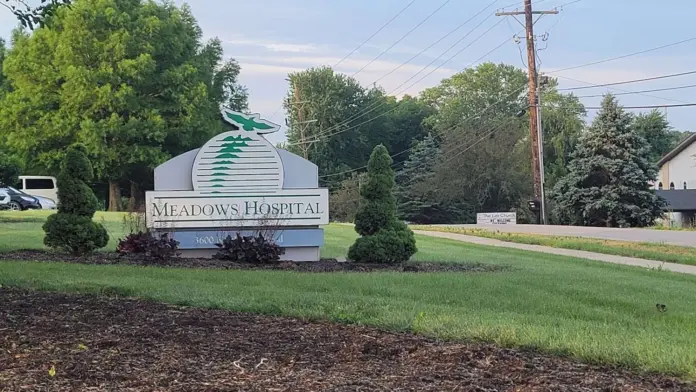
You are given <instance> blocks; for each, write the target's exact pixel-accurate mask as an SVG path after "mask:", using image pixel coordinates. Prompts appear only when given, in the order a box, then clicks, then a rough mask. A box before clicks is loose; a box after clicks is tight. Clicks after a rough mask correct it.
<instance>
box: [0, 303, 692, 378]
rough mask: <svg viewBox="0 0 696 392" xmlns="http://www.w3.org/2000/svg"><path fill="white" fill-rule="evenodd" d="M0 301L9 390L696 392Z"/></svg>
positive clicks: (510, 353) (183, 318) (121, 311)
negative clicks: (53, 371) (663, 391)
mask: <svg viewBox="0 0 696 392" xmlns="http://www.w3.org/2000/svg"><path fill="white" fill-rule="evenodd" d="M0 303H2V307H0V346H1V347H2V350H0V390H6V391H21V390H31V391H451V390H457V391H655V390H665V391H667V390H668V391H693V390H696V389H694V386H693V385H688V384H685V383H684V382H681V381H679V380H674V379H670V378H667V377H661V376H646V375H639V374H635V373H631V372H628V371H624V370H618V369H610V368H602V367H596V366H590V365H586V364H582V363H579V362H576V361H571V360H568V359H564V358H557V357H552V356H549V355H544V354H539V353H535V352H531V351H519V350H509V349H501V348H497V347H495V346H491V345H482V344H454V343H443V342H438V341H433V340H428V339H425V338H421V337H417V336H412V335H407V334H390V333H384V332H380V331H377V330H374V329H368V328H359V327H352V326H343V325H334V324H328V323H310V322H305V321H300V320H295V319H288V318H278V317H265V316H254V315H248V314H235V313H232V312H227V311H221V310H201V309H184V308H178V307H172V306H165V305H161V304H155V303H151V302H145V301H135V300H124V299H115V298H105V297H92V296H77V295H64V294H51V293H34V292H26V291H20V290H14V289H0ZM52 368H53V369H55V374H54V376H51V375H50V374H49V373H52V371H51V369H52Z"/></svg>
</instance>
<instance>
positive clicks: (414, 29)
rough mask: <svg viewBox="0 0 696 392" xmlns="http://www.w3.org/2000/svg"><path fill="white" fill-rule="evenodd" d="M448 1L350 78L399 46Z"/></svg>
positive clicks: (444, 4) (447, 1)
mask: <svg viewBox="0 0 696 392" xmlns="http://www.w3.org/2000/svg"><path fill="white" fill-rule="evenodd" d="M450 1H452V0H445V2H444V3H442V5H440V6H439V7H437V8H436V9H435V11H433V12H431V13H430V14H428V16H426V17H425V19H423V20H421V21H420V23H418V24H417V25H415V26H414V27H413V28H412V29H411V30H409V31H408V32H406V34H404V35H403V36H401V38H399V39H397V40H396V41H395V42H394V43H393V44H391V46H389V47H388V48H387V49H385V50H384V51H382V53H380V54H378V55H377V57H375V58H374V59H372V60H370V61H369V62H368V63H367V64H365V65H364V66H363V67H362V68H360V69H359V70H357V71H356V72H355V73H353V74H352V75H351V76H352V77H355V76H356V75H358V74H359V73H360V72H362V71H364V70H365V69H366V68H367V67H369V66H370V65H372V64H373V63H374V62H375V61H377V60H378V59H379V58H380V57H382V56H383V55H384V54H385V53H387V52H388V51H390V50H392V49H393V48H394V47H395V46H396V45H398V44H399V42H401V41H403V40H404V39H405V38H406V37H408V36H409V35H411V33H413V32H414V31H416V30H417V29H418V28H419V27H421V26H422V25H423V23H425V22H427V21H428V20H430V18H432V17H433V15H435V14H436V13H438V12H439V11H440V10H441V9H442V8H444V7H445V6H446V5H447V4H449V2H450Z"/></svg>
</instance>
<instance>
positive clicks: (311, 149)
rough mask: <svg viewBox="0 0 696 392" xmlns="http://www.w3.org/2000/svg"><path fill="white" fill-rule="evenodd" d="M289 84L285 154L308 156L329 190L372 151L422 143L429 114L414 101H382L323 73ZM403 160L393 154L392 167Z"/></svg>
mask: <svg viewBox="0 0 696 392" xmlns="http://www.w3.org/2000/svg"><path fill="white" fill-rule="evenodd" d="M289 83H290V88H289V91H288V95H287V97H286V99H285V109H286V111H287V112H288V115H289V129H288V141H289V148H290V150H291V151H293V152H294V153H297V154H299V155H304V154H305V153H308V154H307V155H308V157H309V159H310V160H311V161H312V162H314V163H316V164H317V165H318V166H319V172H320V174H322V175H330V177H328V178H330V180H331V181H330V182H329V186H330V187H332V188H334V187H337V186H338V185H339V184H340V181H342V180H344V179H346V178H347V177H348V174H346V175H337V174H340V173H343V172H347V171H350V170H353V169H358V168H362V167H364V166H365V162H366V161H367V159H368V158H369V156H370V153H371V151H372V148H373V147H374V146H376V145H378V144H384V145H385V146H386V147H387V148H388V149H389V150H390V151H394V152H395V153H397V152H401V151H404V150H406V149H408V148H409V147H411V145H412V142H413V141H414V140H420V139H422V138H423V137H425V135H427V131H426V129H427V128H426V127H425V126H424V124H423V120H424V119H425V118H426V117H428V116H429V115H431V114H432V113H433V112H434V111H433V109H432V108H431V107H430V106H428V105H427V104H426V103H425V102H423V101H421V100H419V99H417V98H413V97H409V96H405V97H403V98H402V99H397V98H395V97H391V96H387V95H385V93H384V91H383V90H382V89H380V88H377V87H372V88H365V87H362V86H361V85H360V83H358V81H356V80H355V79H353V78H351V77H348V76H346V75H343V74H340V73H336V72H334V71H333V70H332V69H331V68H329V67H321V68H311V69H308V70H306V71H302V72H296V73H292V74H290V75H289ZM309 121H313V122H309ZM406 158H408V155H407V154H399V155H398V156H397V163H399V162H400V161H401V160H404V159H406Z"/></svg>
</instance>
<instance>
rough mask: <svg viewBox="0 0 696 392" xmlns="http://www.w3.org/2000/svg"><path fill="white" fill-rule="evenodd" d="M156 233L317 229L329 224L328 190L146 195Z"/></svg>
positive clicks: (149, 221)
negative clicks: (166, 230)
mask: <svg viewBox="0 0 696 392" xmlns="http://www.w3.org/2000/svg"><path fill="white" fill-rule="evenodd" d="M145 198H146V202H147V209H146V210H147V227H148V228H153V229H177V228H214V227H263V226H317V225H327V224H328V223H329V190H328V189H281V190H278V191H276V192H275V193H273V194H263V193H259V194H256V193H254V191H253V190H250V191H249V192H245V193H238V194H237V193H234V194H225V193H220V194H211V193H202V192H197V191H151V192H147V193H146V196H145Z"/></svg>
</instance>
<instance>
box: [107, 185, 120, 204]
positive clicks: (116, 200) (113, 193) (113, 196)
mask: <svg viewBox="0 0 696 392" xmlns="http://www.w3.org/2000/svg"><path fill="white" fill-rule="evenodd" d="M120 210H121V188H120V187H119V186H118V181H113V180H109V211H120Z"/></svg>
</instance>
